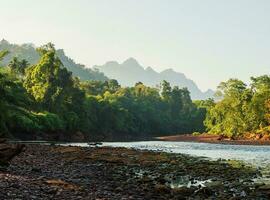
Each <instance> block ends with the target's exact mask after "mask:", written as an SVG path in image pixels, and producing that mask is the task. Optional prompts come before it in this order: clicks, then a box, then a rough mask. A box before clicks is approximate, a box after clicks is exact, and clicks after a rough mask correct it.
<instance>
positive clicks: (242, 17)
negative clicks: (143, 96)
mask: <svg viewBox="0 0 270 200" xmlns="http://www.w3.org/2000/svg"><path fill="white" fill-rule="evenodd" d="M269 10H270V1H269V0H203V1H202V0H76V1H75V0H46V1H44V0H23V1H19V0H0V39H2V38H4V39H6V40H8V41H9V42H11V43H18V44H22V43H34V44H35V45H37V46H39V45H42V44H45V43H48V42H52V43H54V44H55V45H56V48H61V49H64V50H65V52H66V54H67V55H68V56H69V57H71V58H72V59H74V60H75V61H76V62H78V63H83V64H85V65H86V66H88V67H92V66H93V65H102V64H104V63H105V62H107V61H112V60H115V61H118V62H120V63H121V62H123V61H124V60H126V59H127V58H129V57H133V58H135V59H137V60H138V61H139V63H140V64H141V65H143V66H144V67H148V66H151V67H152V68H153V69H155V70H157V71H162V70H164V69H167V68H173V69H174V70H175V71H178V72H182V73H184V74H185V75H186V76H187V77H188V78H190V79H192V80H194V81H195V83H197V84H198V86H199V88H200V89H202V90H207V89H208V88H212V89H215V88H216V86H217V85H218V84H219V83H220V82H221V81H225V80H227V79H229V78H239V79H242V80H243V81H245V82H248V80H249V77H250V76H258V75H262V74H269V69H270V68H269V67H270V54H269V53H270V39H269V36H270V23H269V22H270V12H269Z"/></svg>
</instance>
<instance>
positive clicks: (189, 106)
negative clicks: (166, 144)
mask: <svg viewBox="0 0 270 200" xmlns="http://www.w3.org/2000/svg"><path fill="white" fill-rule="evenodd" d="M37 52H38V53H39V54H40V59H39V60H38V61H37V62H36V63H35V64H30V62H29V61H28V60H27V58H25V59H23V58H18V57H13V58H12V59H11V61H10V62H9V63H8V64H6V65H5V66H2V67H1V68H0V70H1V71H0V94H1V96H0V130H1V131H0V133H1V136H4V137H9V138H18V139H48V140H77V139H78V140H91V139H92V140H131V139H147V138H151V137H153V136H159V135H168V134H175V133H192V132H195V131H197V132H203V131H204V129H205V126H204V124H203V121H204V118H205V115H206V106H205V103H203V102H201V101H197V102H192V100H191V98H190V93H189V91H188V90H187V89H186V88H179V87H177V86H174V87H172V86H171V85H170V83H169V82H167V81H163V82H162V83H161V84H160V87H157V88H153V87H148V86H145V85H144V84H143V83H141V82H138V83H136V84H135V85H134V86H133V87H121V86H120V85H119V84H118V82H117V80H106V79H105V80H104V81H102V80H88V81H85V80H81V79H80V78H79V77H76V76H73V75H72V73H71V72H70V71H68V69H67V68H66V67H65V66H64V65H63V62H61V60H60V58H59V56H58V55H57V53H56V50H55V48H54V45H53V44H51V43H49V44H46V45H44V46H41V47H39V48H37ZM8 55H9V52H8V50H2V51H1V53H0V60H3V59H4V58H5V57H6V56H8Z"/></svg>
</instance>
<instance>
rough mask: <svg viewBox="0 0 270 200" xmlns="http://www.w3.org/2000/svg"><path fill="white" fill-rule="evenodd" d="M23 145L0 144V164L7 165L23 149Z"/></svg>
mask: <svg viewBox="0 0 270 200" xmlns="http://www.w3.org/2000/svg"><path fill="white" fill-rule="evenodd" d="M24 147H25V145H23V144H8V143H0V163H2V164H7V163H8V162H9V161H10V160H11V159H12V158H13V157H14V156H16V155H18V154H20V153H21V152H22V150H23V149H24Z"/></svg>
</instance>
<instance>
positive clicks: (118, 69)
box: [94, 58, 214, 100]
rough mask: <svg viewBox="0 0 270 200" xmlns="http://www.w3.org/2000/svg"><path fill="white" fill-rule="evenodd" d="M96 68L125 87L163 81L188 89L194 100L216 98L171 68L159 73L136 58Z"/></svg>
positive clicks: (209, 91)
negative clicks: (138, 83)
mask: <svg viewBox="0 0 270 200" xmlns="http://www.w3.org/2000/svg"><path fill="white" fill-rule="evenodd" d="M94 68H97V69H98V70H99V71H101V72H103V73H104V74H105V75H106V76H108V77H109V78H113V79H116V80H118V81H119V83H120V84H121V85H123V86H133V85H134V84H135V83H136V82H138V81H141V82H143V83H144V84H145V85H148V86H156V85H158V84H160V82H161V81H162V80H166V81H168V82H170V83H171V85H173V86H179V87H187V88H188V90H189V91H190V93H191V98H192V99H194V100H195V99H207V98H213V96H214V91H213V90H211V89H209V90H207V91H206V92H202V91H201V90H200V89H199V88H198V86H197V85H196V84H195V82H194V81H193V80H191V79H188V78H187V77H186V76H185V75H184V74H183V73H179V72H175V71H174V70H173V69H171V68H170V69H166V70H164V71H162V72H160V73H158V72H156V71H155V70H154V69H152V68H151V67H147V68H144V67H143V66H141V65H140V64H139V63H138V61H137V60H136V59H134V58H129V59H127V60H126V61H124V62H123V63H122V64H120V63H118V62H116V61H109V62H107V63H105V64H104V65H100V66H98V65H95V66H94Z"/></svg>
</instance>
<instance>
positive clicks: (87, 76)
mask: <svg viewBox="0 0 270 200" xmlns="http://www.w3.org/2000/svg"><path fill="white" fill-rule="evenodd" d="M1 50H8V51H9V54H8V55H7V56H6V57H5V58H4V60H3V61H2V63H1V64H2V65H7V64H8V63H9V62H10V61H11V59H12V58H13V57H17V58H19V59H25V60H27V61H28V62H29V63H30V64H36V63H37V62H38V60H39V58H40V55H39V53H38V52H37V51H36V47H35V45H34V44H31V43H26V44H22V45H18V44H11V43H9V42H8V41H7V40H4V39H3V40H1V41H0V51H1ZM56 54H57V56H58V57H59V58H60V60H61V62H62V63H63V65H64V66H65V67H66V68H67V69H68V70H69V71H71V72H72V74H73V75H74V76H77V77H79V78H80V79H81V80H100V81H104V80H107V79H108V78H107V77H106V76H104V74H103V73H100V72H99V71H97V70H95V69H91V68H86V67H85V66H84V65H82V64H79V63H76V62H75V61H74V60H72V59H71V58H69V57H68V56H67V55H66V54H65V52H64V50H63V49H57V50H56Z"/></svg>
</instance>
